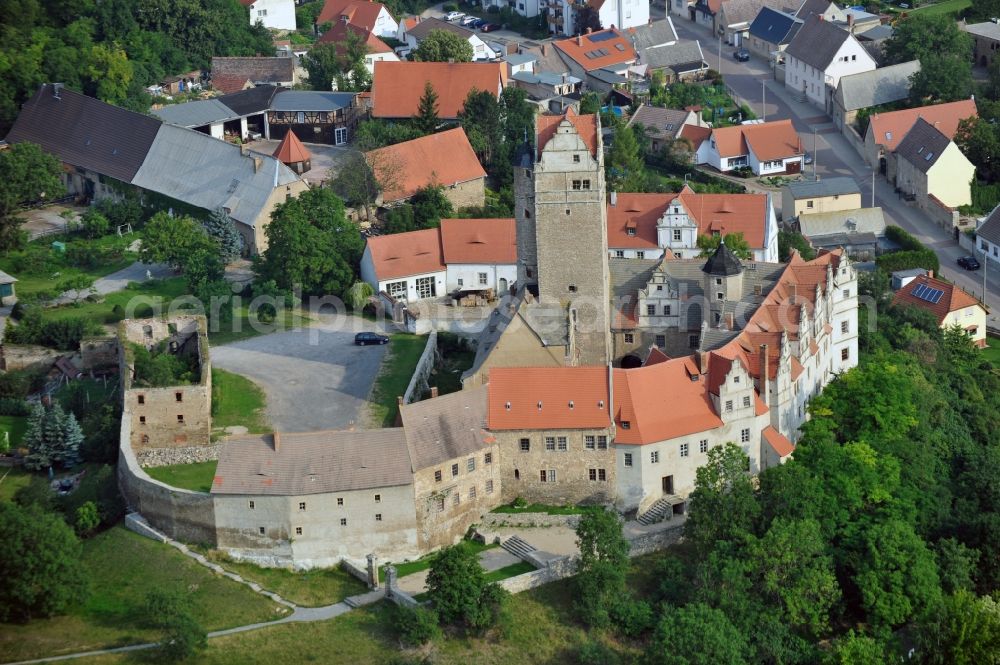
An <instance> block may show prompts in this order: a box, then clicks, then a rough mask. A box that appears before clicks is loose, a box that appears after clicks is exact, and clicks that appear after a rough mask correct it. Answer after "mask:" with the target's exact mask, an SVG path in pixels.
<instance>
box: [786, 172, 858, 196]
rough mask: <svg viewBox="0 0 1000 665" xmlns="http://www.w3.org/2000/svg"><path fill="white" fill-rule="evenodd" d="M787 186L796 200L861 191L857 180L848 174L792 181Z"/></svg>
mask: <svg viewBox="0 0 1000 665" xmlns="http://www.w3.org/2000/svg"><path fill="white" fill-rule="evenodd" d="M785 187H786V188H787V189H788V191H789V192H790V193H791V195H792V198H794V199H795V200H799V199H813V198H819V197H823V196H845V195H847V194H860V193H861V188H860V187H858V182H857V180H855V179H854V178H850V177H847V176H842V177H839V178H823V179H821V180H799V181H797V182H790V183H788V184H787V185H785Z"/></svg>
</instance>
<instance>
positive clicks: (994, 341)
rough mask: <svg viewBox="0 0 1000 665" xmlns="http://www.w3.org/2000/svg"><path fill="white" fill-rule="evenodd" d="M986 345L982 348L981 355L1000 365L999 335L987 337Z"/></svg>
mask: <svg viewBox="0 0 1000 665" xmlns="http://www.w3.org/2000/svg"><path fill="white" fill-rule="evenodd" d="M986 343H987V344H989V346H988V347H986V348H985V349H983V350H982V354H983V357H985V358H986V359H987V360H989V361H990V362H991V363H993V364H994V365H996V366H997V367H1000V337H987V338H986Z"/></svg>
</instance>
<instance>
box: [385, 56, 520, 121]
mask: <svg viewBox="0 0 1000 665" xmlns="http://www.w3.org/2000/svg"><path fill="white" fill-rule="evenodd" d="M427 83H430V84H431V87H433V88H434V92H435V93H437V96H438V117H439V118H440V119H441V120H455V119H457V118H458V112H459V111H461V110H462V106H464V105H465V100H466V98H467V97H468V96H469V92H471V91H472V90H473V89H476V90H479V91H483V92H490V93H493V94H495V95H496V96H497V98H499V97H500V93H501V92H503V89H504V87H505V86H506V85H507V64H506V63H504V62H376V63H375V73H374V76H373V77H372V117H375V118H386V119H391V118H413V117H416V115H417V109H418V108H419V106H420V98H421V97H422V96H423V94H424V88H425V85H426V84H427Z"/></svg>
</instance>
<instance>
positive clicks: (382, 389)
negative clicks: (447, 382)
mask: <svg viewBox="0 0 1000 665" xmlns="http://www.w3.org/2000/svg"><path fill="white" fill-rule="evenodd" d="M426 345H427V338H426V337H424V336H420V335H407V334H404V333H396V334H395V335H392V341H391V342H390V343H389V350H388V352H387V353H386V354H385V355H384V356H383V357H382V367H381V369H380V370H379V373H378V376H377V377H376V378H375V385H374V386H372V392H371V397H369V399H368V401H369V404H368V412H369V414H370V420H371V421H372V425H373V426H374V427H392V426H394V425H395V424H396V415H397V414H398V413H399V404H398V403H397V398H398V397H399V396H400V395H402V394H403V393H405V392H406V387H407V386H408V385H409V384H410V379H411V378H412V377H413V371H414V370H415V369H416V368H417V362H418V361H419V360H420V354H421V353H423V352H424V347H425V346H426Z"/></svg>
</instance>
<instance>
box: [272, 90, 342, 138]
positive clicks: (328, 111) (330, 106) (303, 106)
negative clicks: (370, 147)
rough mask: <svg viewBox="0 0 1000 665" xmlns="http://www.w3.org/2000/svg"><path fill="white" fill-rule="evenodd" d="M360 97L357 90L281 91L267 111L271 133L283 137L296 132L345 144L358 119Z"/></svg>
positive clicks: (297, 134)
mask: <svg viewBox="0 0 1000 665" xmlns="http://www.w3.org/2000/svg"><path fill="white" fill-rule="evenodd" d="M357 98H358V94H357V93H356V92H321V91H318V90H285V91H282V92H281V93H280V94H277V95H275V96H274V98H273V99H272V100H271V108H269V109H268V111H267V126H268V136H269V137H270V138H273V139H282V138H284V136H285V134H287V133H288V132H294V133H295V135H296V136H298V137H299V139H301V140H303V141H305V142H306V143H325V144H328V145H344V144H346V143H347V142H348V141H349V140H351V138H352V137H353V135H354V128H355V126H356V125H357V123H358V117H359V115H360V112H359V109H358V99H357Z"/></svg>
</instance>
